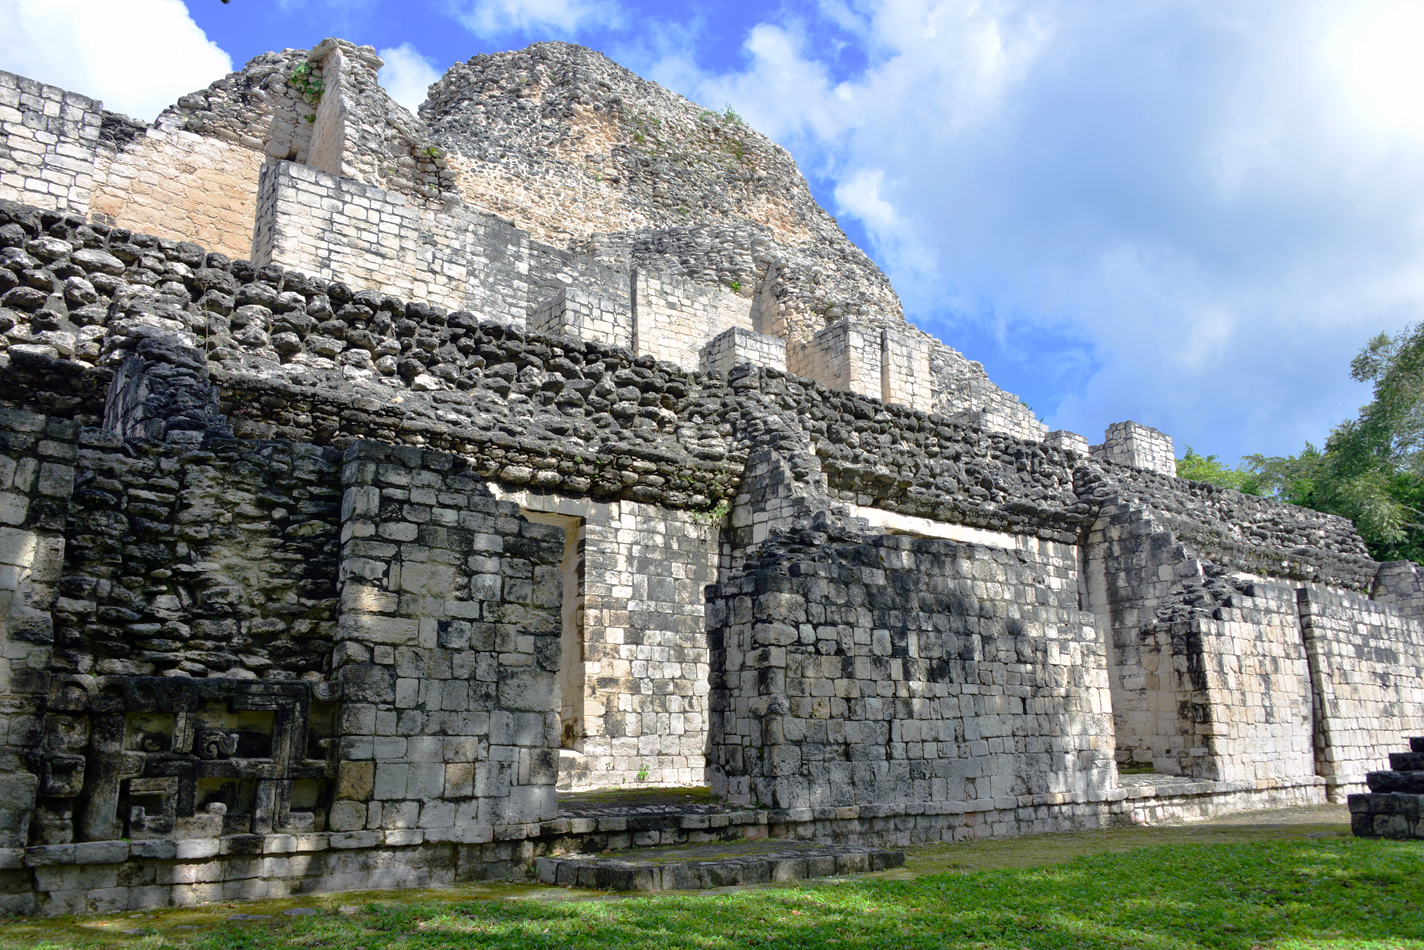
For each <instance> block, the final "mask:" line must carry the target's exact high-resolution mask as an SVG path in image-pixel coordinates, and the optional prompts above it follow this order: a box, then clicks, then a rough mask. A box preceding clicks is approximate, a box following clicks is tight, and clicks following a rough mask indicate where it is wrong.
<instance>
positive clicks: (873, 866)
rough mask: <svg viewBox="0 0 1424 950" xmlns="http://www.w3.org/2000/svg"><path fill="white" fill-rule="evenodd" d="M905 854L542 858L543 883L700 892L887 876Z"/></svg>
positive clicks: (749, 851)
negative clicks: (869, 874)
mask: <svg viewBox="0 0 1424 950" xmlns="http://www.w3.org/2000/svg"><path fill="white" fill-rule="evenodd" d="M904 863H905V854H904V852H902V851H887V850H885V849H883V848H860V847H851V846H849V845H833V844H812V843H809V842H804V841H777V840H774V839H772V840H762V841H736V842H715V843H711V844H700V845H683V846H679V847H672V848H632V849H629V850H626V851H615V852H611V853H607V854H569V855H561V856H557V857H548V858H539V859H537V861H536V862H535V865H536V868H537V870H538V872H539V880H540V881H542V882H543V883H545V884H557V885H559V886H561V887H582V888H589V889H591V890H600V891H700V890H706V889H707V888H709V887H728V886H732V885H737V884H771V883H776V882H781V881H798V880H803V879H805V878H812V877H828V876H830V875H833V874H857V873H864V872H867V871H883V870H885V869H887V868H897V867H900V866H901V865H902V864H904Z"/></svg>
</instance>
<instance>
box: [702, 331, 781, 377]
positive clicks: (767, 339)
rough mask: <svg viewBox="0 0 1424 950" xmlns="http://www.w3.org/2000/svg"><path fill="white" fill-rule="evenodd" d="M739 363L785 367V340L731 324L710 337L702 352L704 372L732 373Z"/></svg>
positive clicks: (775, 367)
mask: <svg viewBox="0 0 1424 950" xmlns="http://www.w3.org/2000/svg"><path fill="white" fill-rule="evenodd" d="M738 363H751V364H753V365H755V366H766V367H769V368H770V369H775V370H781V371H783V372H784V371H785V370H786V341H785V340H778V339H777V338H776V337H774V336H765V335H763V334H761V333H753V332H752V331H750V330H743V329H742V328H741V327H732V328H731V329H730V330H724V331H723V332H721V333H719V334H717V335H716V336H715V337H713V338H712V339H711V340H709V341H708V342H707V343H706V344H705V345H704V346H703V347H702V352H701V369H702V372H704V373H729V372H731V370H732V367H733V366H736V365H737V364H738Z"/></svg>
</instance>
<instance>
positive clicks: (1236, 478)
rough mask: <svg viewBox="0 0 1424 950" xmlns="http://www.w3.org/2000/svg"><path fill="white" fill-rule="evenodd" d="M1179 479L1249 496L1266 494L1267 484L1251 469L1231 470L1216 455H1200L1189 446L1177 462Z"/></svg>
mask: <svg viewBox="0 0 1424 950" xmlns="http://www.w3.org/2000/svg"><path fill="white" fill-rule="evenodd" d="M1177 477H1178V478H1190V479H1191V480H1192V481H1194V482H1206V483H1208V484H1210V485H1220V486H1221V487H1222V488H1234V489H1236V490H1237V491H1239V492H1245V493H1246V494H1248V495H1264V494H1265V493H1266V483H1265V482H1264V481H1263V479H1262V477H1261V475H1260V474H1258V473H1257V472H1255V471H1253V470H1251V469H1249V468H1230V467H1228V466H1227V465H1225V464H1224V463H1222V462H1221V461H1220V460H1218V459H1217V457H1216V456H1215V455H1198V454H1197V453H1196V452H1193V451H1192V447H1191V446H1190V445H1189V446H1187V454H1186V455H1185V456H1183V457H1182V458H1180V459H1178V460H1177Z"/></svg>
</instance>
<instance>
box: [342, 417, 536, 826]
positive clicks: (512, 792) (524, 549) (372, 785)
mask: <svg viewBox="0 0 1424 950" xmlns="http://www.w3.org/2000/svg"><path fill="white" fill-rule="evenodd" d="M342 484H343V486H344V490H345V497H344V500H343V502H342V528H341V533H342V560H341V567H340V572H339V583H340V596H341V604H342V614H341V619H340V621H339V624H338V628H337V644H336V648H335V651H334V653H333V666H334V667H335V668H336V673H337V675H338V679H339V682H341V683H342V685H343V688H344V690H345V699H346V702H345V704H344V706H343V708H342V740H341V760H342V765H341V773H340V777H339V781H338V787H337V792H336V802H335V803H334V804H333V806H332V818H331V823H332V828H333V830H337V831H358V830H362V829H381V830H384V831H393V832H407V833H408V836H409V837H410V838H411V842H412V843H419V841H420V840H422V839H429V840H459V841H464V842H467V843H470V842H477V841H481V840H484V841H488V840H490V838H491V836H492V835H493V833H494V831H493V830H494V828H495V827H496V826H502V825H511V824H521V823H529V822H539V821H541V820H547V819H550V818H553V817H554V813H555V802H554V783H555V778H556V772H557V761H558V757H557V750H558V747H559V739H560V734H559V722H558V714H557V709H558V702H557V699H556V694H557V685H558V683H557V674H558V670H559V663H560V647H559V633H560V624H559V610H560V604H561V600H562V573H561V571H560V567H559V565H560V561H561V560H562V557H563V548H564V538H563V532H562V531H561V530H559V529H558V528H556V527H554V526H551V525H541V524H533V523H531V522H529V521H527V520H525V519H524V518H523V517H522V516H521V515H520V514H519V509H518V506H516V505H514V504H512V503H509V502H500V501H497V500H496V499H495V498H494V497H493V496H492V495H490V493H489V491H488V489H487V488H485V486H484V485H483V483H482V482H480V481H479V480H478V479H477V478H474V477H471V475H470V473H469V470H468V468H467V467H466V466H465V465H464V464H463V463H461V462H460V461H459V460H456V459H453V458H451V457H449V456H442V455H439V454H438V453H431V452H422V451H420V450H418V449H405V448H399V447H392V446H381V445H372V444H369V443H358V444H356V445H354V446H352V447H351V448H350V449H349V450H348V451H347V455H346V460H345V463H344V467H343V471H342Z"/></svg>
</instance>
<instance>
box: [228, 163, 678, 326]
mask: <svg viewBox="0 0 1424 950" xmlns="http://www.w3.org/2000/svg"><path fill="white" fill-rule="evenodd" d="M259 178H260V181H259V191H258V195H257V205H258V211H257V221H256V225H255V232H254V239H253V251H252V256H253V261H254V263H256V264H257V265H259V266H263V265H267V264H277V265H280V266H282V267H285V268H295V269H299V270H302V271H304V272H306V273H311V274H315V275H319V276H320V277H321V278H322V279H324V280H338V279H339V280H342V281H345V282H348V283H350V284H352V285H353V286H356V287H358V288H366V289H371V290H376V291H379V292H380V293H384V294H396V295H399V296H401V297H406V298H413V299H417V300H419V301H421V302H422V303H424V304H426V305H431V306H435V307H442V308H445V309H452V310H467V311H471V312H473V313H474V314H475V315H476V316H477V317H478V318H479V319H481V320H491V321H498V322H500V323H507V324H510V325H513V326H520V327H522V326H523V325H524V324H525V321H526V320H527V318H528V315H529V313H530V312H531V310H532V309H533V308H534V307H536V306H538V305H539V304H541V303H543V302H544V301H546V300H549V299H550V298H552V297H553V296H555V295H556V294H557V293H559V292H560V291H561V290H563V289H564V288H565V287H568V286H576V287H578V288H579V289H580V290H581V291H582V292H584V293H586V294H591V295H593V296H603V297H605V298H608V299H612V300H616V301H620V302H621V308H622V309H625V310H626V309H629V303H628V302H627V301H628V300H629V290H628V277H627V275H626V274H624V275H618V274H615V273H614V272H612V271H609V270H608V269H607V268H605V267H603V266H602V265H600V264H598V263H597V262H595V261H593V260H591V259H589V258H585V257H580V256H579V255H575V254H573V253H570V252H563V251H560V250H559V249H557V248H551V247H547V246H542V245H537V242H534V241H532V240H531V239H530V237H529V234H528V233H527V232H525V231H521V230H519V229H517V228H515V227H513V226H511V225H510V224H509V223H508V222H505V221H501V220H500V219H499V218H496V217H494V216H492V215H488V214H483V213H479V212H474V211H469V210H467V209H465V208H463V207H462V206H459V205H451V206H449V207H447V208H444V209H443V210H432V208H430V207H428V206H427V205H426V204H424V203H419V202H413V201H412V200H410V199H408V198H407V197H406V196H405V195H402V194H399V193H396V192H388V191H385V190H382V189H381V188H378V187H375V186H372V185H366V184H362V183H361V182H359V181H357V180H355V179H352V178H343V177H338V176H335V175H330V174H327V173H326V172H323V171H320V170H317V169H314V168H309V167H307V166H304V165H298V164H295V163H292V162H276V163H273V164H268V165H264V166H263V167H262V169H261V173H260V176H259ZM696 290H697V288H693V289H692V293H693V298H695V299H702V298H701V297H698V296H697V294H696V293H695V291H696ZM703 296H705V295H703ZM620 345H627V343H626V342H625V343H623V344H620Z"/></svg>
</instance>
